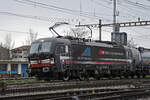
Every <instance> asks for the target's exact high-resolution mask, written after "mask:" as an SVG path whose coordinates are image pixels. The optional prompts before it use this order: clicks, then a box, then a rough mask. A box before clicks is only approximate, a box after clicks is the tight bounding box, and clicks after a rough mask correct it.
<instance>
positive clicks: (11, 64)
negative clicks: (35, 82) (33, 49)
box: [0, 45, 30, 77]
mask: <svg viewBox="0 0 150 100" xmlns="http://www.w3.org/2000/svg"><path fill="white" fill-rule="evenodd" d="M29 48H30V46H28V45H26V46H21V47H18V48H15V49H12V50H11V51H9V50H7V49H5V48H3V47H0V77H27V76H28V74H27V72H26V69H27V68H28V66H29V64H28V60H27V56H28V52H29ZM9 54H10V55H9Z"/></svg>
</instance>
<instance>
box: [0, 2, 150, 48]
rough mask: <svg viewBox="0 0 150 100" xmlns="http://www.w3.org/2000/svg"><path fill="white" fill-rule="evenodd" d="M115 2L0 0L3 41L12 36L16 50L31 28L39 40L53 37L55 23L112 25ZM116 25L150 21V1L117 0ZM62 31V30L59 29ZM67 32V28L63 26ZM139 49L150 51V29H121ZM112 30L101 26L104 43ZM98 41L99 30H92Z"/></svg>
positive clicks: (0, 31) (0, 24)
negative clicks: (52, 27)
mask: <svg viewBox="0 0 150 100" xmlns="http://www.w3.org/2000/svg"><path fill="white" fill-rule="evenodd" d="M112 12H113V11H112V0H0V35H1V36H0V42H4V38H5V36H6V34H11V36H12V40H13V41H15V47H18V46H21V45H23V44H24V43H25V40H26V39H27V38H28V35H29V34H28V32H29V29H32V30H33V31H34V32H38V38H43V37H50V36H52V34H51V33H50V31H49V30H48V28H49V27H50V26H51V25H53V24H54V23H55V22H69V23H70V24H71V25H76V24H78V23H79V22H80V23H81V24H97V23H98V19H101V20H102V23H103V24H104V23H105V24H106V23H107V24H109V23H112V19H113V17H112ZM117 12H118V16H117V22H130V21H137V20H138V17H139V18H140V20H150V18H149V16H150V0H117ZM57 30H58V31H60V29H57ZM61 30H62V31H63V30H65V27H61ZM121 31H122V32H127V33H128V40H130V39H133V40H134V42H135V43H136V44H138V46H142V47H146V48H150V26H142V27H141V26H140V27H129V28H121ZM111 32H112V28H111V27H102V40H109V41H110V36H111ZM93 38H94V39H98V29H96V28H94V29H93Z"/></svg>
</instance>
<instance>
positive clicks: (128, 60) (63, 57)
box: [60, 56, 132, 63]
mask: <svg viewBox="0 0 150 100" xmlns="http://www.w3.org/2000/svg"><path fill="white" fill-rule="evenodd" d="M67 59H72V57H69V56H60V60H67ZM98 60H111V61H124V62H129V63H131V62H132V59H111V58H98ZM86 61H87V60H86Z"/></svg>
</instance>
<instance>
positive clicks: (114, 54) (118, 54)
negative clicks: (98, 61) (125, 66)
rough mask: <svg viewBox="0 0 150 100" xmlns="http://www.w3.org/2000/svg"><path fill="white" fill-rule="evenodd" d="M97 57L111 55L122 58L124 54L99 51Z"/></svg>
mask: <svg viewBox="0 0 150 100" xmlns="http://www.w3.org/2000/svg"><path fill="white" fill-rule="evenodd" d="M98 53H99V55H112V56H123V55H124V53H123V52H112V51H105V50H102V49H100V50H99V51H98Z"/></svg>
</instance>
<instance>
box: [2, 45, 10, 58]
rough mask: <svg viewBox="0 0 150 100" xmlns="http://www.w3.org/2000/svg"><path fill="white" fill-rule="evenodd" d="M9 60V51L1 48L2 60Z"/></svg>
mask: <svg viewBox="0 0 150 100" xmlns="http://www.w3.org/2000/svg"><path fill="white" fill-rule="evenodd" d="M8 59H9V50H8V49H6V48H4V47H2V46H0V60H8Z"/></svg>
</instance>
